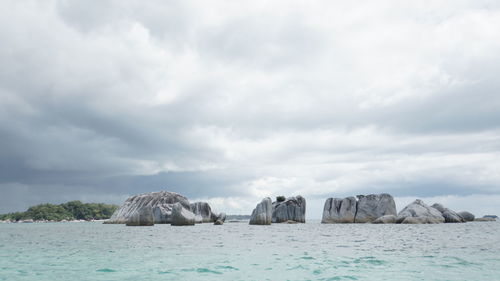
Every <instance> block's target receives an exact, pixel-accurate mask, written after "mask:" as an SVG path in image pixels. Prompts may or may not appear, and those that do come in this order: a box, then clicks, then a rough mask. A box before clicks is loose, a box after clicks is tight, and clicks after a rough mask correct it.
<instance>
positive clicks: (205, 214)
mask: <svg viewBox="0 0 500 281" xmlns="http://www.w3.org/2000/svg"><path fill="white" fill-rule="evenodd" d="M190 207H191V212H193V214H194V215H195V216H196V222H197V223H198V222H200V223H201V222H214V221H216V220H217V215H216V214H214V213H212V208H210V205H208V203H207V202H195V203H191V204H190Z"/></svg>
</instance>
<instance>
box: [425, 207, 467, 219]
mask: <svg viewBox="0 0 500 281" xmlns="http://www.w3.org/2000/svg"><path fill="white" fill-rule="evenodd" d="M431 207H432V208H434V209H436V210H438V211H439V212H440V213H441V215H443V217H444V222H446V223H457V222H465V220H464V218H462V217H461V216H460V215H459V214H458V213H456V212H455V211H453V210H450V209H448V208H445V207H444V206H443V205H441V204H439V203H434V204H433V205H432V206H431Z"/></svg>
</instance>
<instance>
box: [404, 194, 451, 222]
mask: <svg viewBox="0 0 500 281" xmlns="http://www.w3.org/2000/svg"><path fill="white" fill-rule="evenodd" d="M444 222H445V219H444V217H443V215H442V214H441V212H440V211H438V210H437V209H435V208H433V207H430V206H428V205H426V204H425V203H424V202H423V201H422V200H420V199H417V200H415V201H414V202H413V203H411V204H409V205H408V206H406V207H405V208H404V209H403V210H401V212H399V214H398V217H397V219H396V223H409V224H416V223H419V224H420V223H444Z"/></svg>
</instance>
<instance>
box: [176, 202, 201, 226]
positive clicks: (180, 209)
mask: <svg viewBox="0 0 500 281" xmlns="http://www.w3.org/2000/svg"><path fill="white" fill-rule="evenodd" d="M194 223H195V214H193V212H191V211H190V210H188V209H186V208H184V206H183V205H182V204H181V203H179V202H177V203H175V204H174V205H173V206H172V222H171V225H176V226H181V225H194Z"/></svg>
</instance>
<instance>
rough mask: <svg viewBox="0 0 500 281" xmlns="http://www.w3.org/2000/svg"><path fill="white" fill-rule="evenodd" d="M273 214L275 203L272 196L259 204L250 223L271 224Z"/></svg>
mask: <svg viewBox="0 0 500 281" xmlns="http://www.w3.org/2000/svg"><path fill="white" fill-rule="evenodd" d="M272 216H273V205H272V201H271V198H269V197H266V198H264V199H262V201H261V202H260V203H259V204H257V206H256V207H255V209H254V210H253V212H252V215H251V216H250V224H257V225H268V224H271V221H272Z"/></svg>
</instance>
